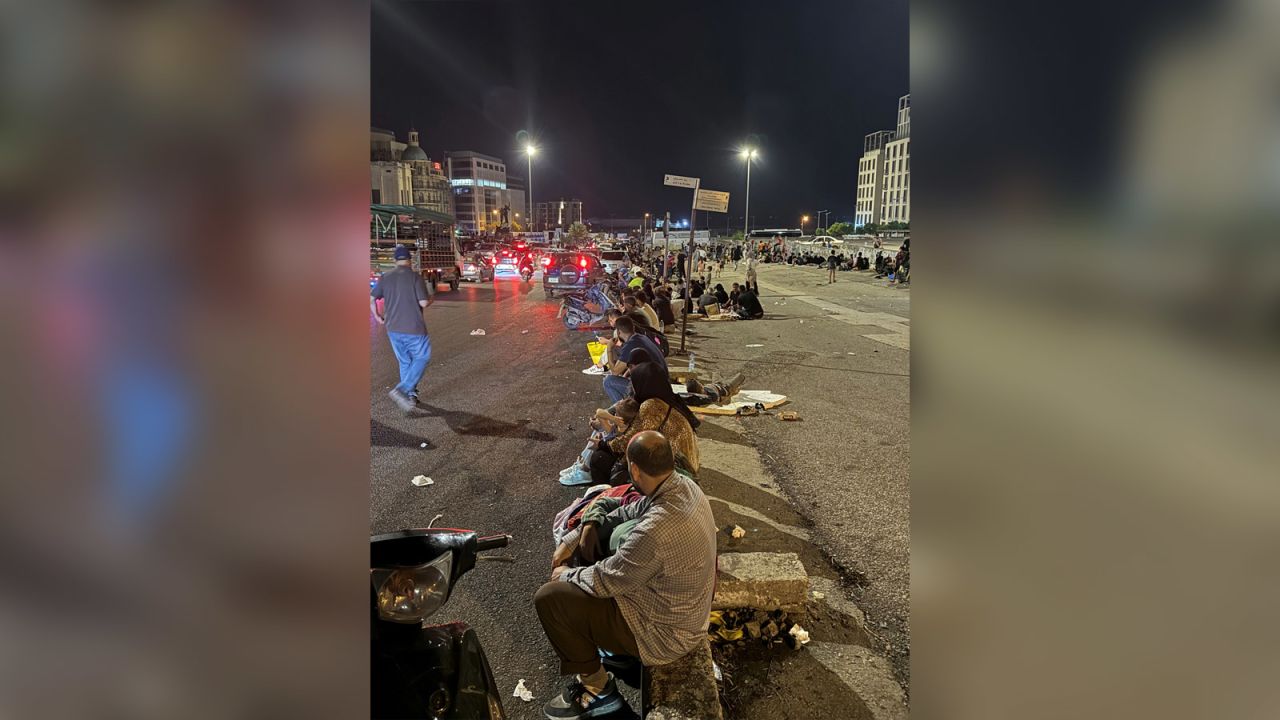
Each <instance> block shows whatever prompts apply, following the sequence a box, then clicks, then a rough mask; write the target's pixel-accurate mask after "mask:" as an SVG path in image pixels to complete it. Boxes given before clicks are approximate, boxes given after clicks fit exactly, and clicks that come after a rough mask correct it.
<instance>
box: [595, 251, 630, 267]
mask: <svg viewBox="0 0 1280 720" xmlns="http://www.w3.org/2000/svg"><path fill="white" fill-rule="evenodd" d="M626 259H627V251H626V250H601V251H600V263H601V264H602V265H604V271H605V272H615V271H617V269H618V268H620V267H622V263H623V262H624V261H626Z"/></svg>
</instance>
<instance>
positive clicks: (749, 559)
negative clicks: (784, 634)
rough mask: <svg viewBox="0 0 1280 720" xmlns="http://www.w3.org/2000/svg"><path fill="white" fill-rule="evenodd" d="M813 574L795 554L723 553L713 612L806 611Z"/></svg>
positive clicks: (713, 600)
mask: <svg viewBox="0 0 1280 720" xmlns="http://www.w3.org/2000/svg"><path fill="white" fill-rule="evenodd" d="M808 593H809V574H808V573H806V572H805V569H804V565H803V564H802V563H801V562H800V556H799V555H796V554H795V553H766V552H755V553H722V554H721V555H720V574H719V576H718V580H717V583H716V594H715V597H714V598H713V599H712V600H711V609H712V610H727V609H732V608H742V607H749V608H755V609H757V610H785V611H787V612H788V613H801V614H803V613H804V611H805V600H806V598H807V596H808Z"/></svg>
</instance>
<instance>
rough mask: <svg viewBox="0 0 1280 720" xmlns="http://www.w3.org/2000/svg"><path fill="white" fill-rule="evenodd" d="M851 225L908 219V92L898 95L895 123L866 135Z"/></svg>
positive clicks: (909, 219) (909, 204) (909, 137)
mask: <svg viewBox="0 0 1280 720" xmlns="http://www.w3.org/2000/svg"><path fill="white" fill-rule="evenodd" d="M856 208H857V210H856V216H855V219H854V225H855V226H857V227H861V226H863V225H867V224H868V223H874V224H876V225H880V224H883V223H891V222H901V223H909V222H911V95H910V94H907V95H903V96H902V97H901V98H899V99H898V126H897V128H896V129H895V130H894V131H892V132H890V131H888V130H878V131H876V132H873V133H871V134H870V135H867V136H866V138H865V139H864V140H863V143H862V158H861V159H860V160H859V161H858V198H857V203H856Z"/></svg>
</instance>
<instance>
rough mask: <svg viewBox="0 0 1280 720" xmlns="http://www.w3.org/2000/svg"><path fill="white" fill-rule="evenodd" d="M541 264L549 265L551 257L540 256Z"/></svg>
mask: <svg viewBox="0 0 1280 720" xmlns="http://www.w3.org/2000/svg"><path fill="white" fill-rule="evenodd" d="M542 264H543V265H548V266H549V265H551V258H549V257H544V258H542Z"/></svg>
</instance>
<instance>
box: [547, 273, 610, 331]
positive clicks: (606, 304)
mask: <svg viewBox="0 0 1280 720" xmlns="http://www.w3.org/2000/svg"><path fill="white" fill-rule="evenodd" d="M608 287H609V286H608V284H607V283H598V284H596V285H593V286H592V287H589V288H587V289H586V290H585V291H583V292H576V293H572V294H570V295H566V296H565V298H564V301H562V302H561V303H560V310H559V312H557V313H556V317H560V318H564V326H565V327H567V328H569V329H570V330H579V329H582V330H585V329H588V328H591V327H597V326H599V325H601V324H602V323H604V312H605V310H608V309H609V308H613V307H618V303H617V301H616V300H614V299H613V296H611V295H610V294H609V290H608Z"/></svg>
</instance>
